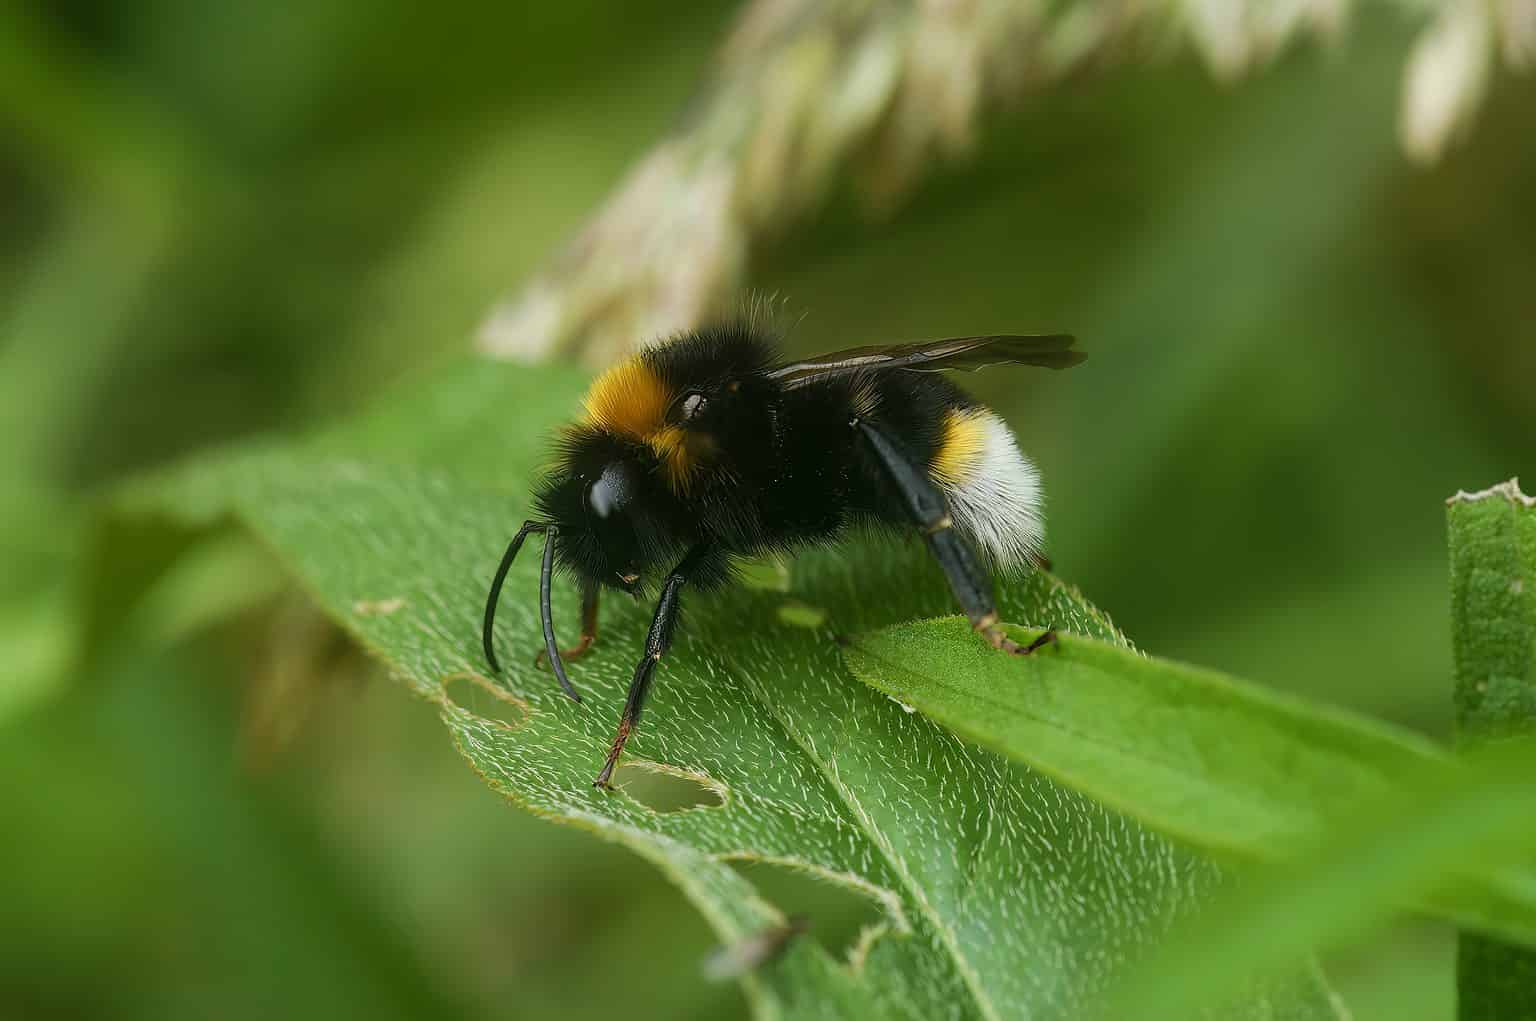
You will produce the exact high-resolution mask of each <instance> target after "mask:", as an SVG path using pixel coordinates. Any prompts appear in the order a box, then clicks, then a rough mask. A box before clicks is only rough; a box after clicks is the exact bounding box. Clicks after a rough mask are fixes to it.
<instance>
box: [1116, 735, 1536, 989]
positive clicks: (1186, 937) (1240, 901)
mask: <svg viewBox="0 0 1536 1021" xmlns="http://www.w3.org/2000/svg"><path fill="white" fill-rule="evenodd" d="M1533 773H1536V745H1533V744H1531V743H1529V742H1525V743H1523V744H1518V745H1517V744H1510V745H1506V746H1504V747H1497V748H1494V749H1492V750H1491V752H1490V753H1488V754H1483V755H1479V756H1477V757H1475V758H1474V759H1473V760H1472V761H1471V762H1469V763H1468V768H1461V767H1459V766H1453V767H1452V768H1445V767H1443V766H1441V765H1438V764H1426V765H1425V766H1424V767H1423V768H1420V769H1417V770H1414V771H1412V772H1411V773H1410V774H1409V775H1407V776H1405V777H1404V780H1405V783H1404V785H1403V786H1404V790H1403V791H1401V792H1399V793H1398V794H1396V795H1395V796H1393V797H1390V798H1387V799H1385V800H1384V801H1380V802H1376V803H1373V804H1366V805H1362V806H1361V807H1360V810H1359V811H1358V812H1357V814H1356V817H1355V818H1354V820H1353V821H1352V822H1350V823H1349V824H1348V825H1344V826H1340V827H1338V828H1336V829H1335V830H1334V831H1333V832H1331V833H1329V834H1328V836H1327V839H1326V841H1325V842H1323V843H1322V844H1321V845H1320V846H1319V847H1317V848H1315V849H1313V850H1312V851H1310V852H1308V853H1306V854H1303V855H1302V856H1301V857H1300V858H1299V859H1298V861H1296V862H1295V863H1294V864H1293V865H1292V866H1289V867H1286V868H1283V869H1270V870H1265V871H1264V872H1263V874H1262V875H1261V876H1260V877H1258V878H1256V879H1253V880H1251V881H1249V882H1245V883H1243V884H1241V885H1238V886H1236V887H1234V888H1233V889H1232V890H1231V891H1230V892H1229V893H1228V894H1227V895H1226V896H1225V897H1223V898H1222V899H1221V900H1220V901H1218V902H1217V903H1216V904H1215V905H1214V906H1212V907H1211V908H1210V909H1209V910H1208V911H1207V913H1206V914H1205V915H1204V916H1203V917H1201V918H1200V919H1198V920H1197V921H1195V922H1193V923H1191V924H1190V925H1188V926H1186V927H1185V928H1183V929H1182V930H1181V931H1179V932H1178V933H1176V934H1175V935H1174V936H1173V938H1171V939H1170V940H1169V941H1167V942H1166V943H1165V944H1164V945H1163V946H1162V947H1161V948H1160V949H1159V950H1158V951H1157V952H1156V953H1155V954H1152V955H1151V956H1149V957H1148V958H1147V959H1146V960H1144V961H1143V962H1142V963H1141V964H1139V965H1138V966H1137V968H1136V969H1135V970H1134V972H1133V973H1131V974H1130V975H1129V976H1128V977H1127V978H1126V980H1125V981H1124V983H1123V984H1122V986H1121V987H1120V988H1119V989H1118V990H1116V993H1115V994H1114V995H1113V997H1112V998H1110V999H1109V1000H1108V1002H1107V1004H1106V1005H1105V1006H1104V1007H1102V1008H1101V1009H1100V1010H1098V1011H1095V1012H1093V1013H1092V1015H1091V1016H1094V1017H1105V1018H1121V1017H1132V1016H1134V1017H1137V1018H1143V1019H1157V1018H1168V1019H1182V1018H1187V1017H1190V1016H1192V1015H1193V1014H1195V1013H1196V1012H1197V1011H1199V1010H1200V1009H1201V1008H1203V1007H1207V1006H1209V1005H1210V1004H1212V1003H1215V1002H1219V1001H1220V998H1221V996H1222V995H1223V994H1230V993H1231V992H1232V991H1233V990H1235V989H1237V988H1240V984H1241V983H1242V982H1243V981H1244V980H1247V979H1251V977H1252V976H1254V975H1262V974H1266V973H1274V972H1275V971H1276V970H1277V969H1282V968H1284V967H1285V966H1286V965H1287V964H1288V963H1289V962H1290V961H1292V960H1294V958H1295V954H1296V953H1298V952H1301V951H1303V950H1326V949H1330V948H1334V947H1340V946H1344V945H1346V944H1348V943H1350V942H1352V941H1353V940H1355V939H1357V938H1359V937H1360V936H1362V935H1364V934H1365V933H1367V932H1369V931H1370V930H1372V929H1374V928H1376V927H1378V926H1380V925H1382V924H1383V923H1385V922H1386V921H1387V920H1388V919H1389V918H1390V917H1391V914H1392V913H1393V911H1394V910H1395V906H1396V905H1398V904H1401V903H1403V902H1405V901H1410V900H1438V899H1453V898H1454V897H1455V896H1457V895H1458V890H1457V887H1458V885H1459V884H1461V883H1463V882H1465V876H1466V871H1467V870H1468V869H1469V868H1476V869H1477V870H1478V871H1479V872H1481V873H1492V874H1495V875H1501V877H1502V881H1505V882H1508V883H1509V884H1510V885H1516V884H1520V883H1523V884H1524V885H1525V887H1526V890H1527V893H1529V890H1530V889H1531V886H1532V884H1531V882H1530V880H1529V878H1528V876H1520V875H1519V874H1518V873H1501V872H1500V870H1501V869H1503V868H1504V867H1507V866H1512V865H1515V864H1516V863H1520V862H1525V861H1529V860H1530V857H1531V855H1532V854H1533V853H1536V786H1533V785H1532V784H1531V783H1530V780H1529V778H1530V776H1531V775H1532V774H1533ZM1506 993H1507V994H1508V997H1509V998H1508V999H1507V1000H1505V1001H1504V1003H1503V1006H1504V1007H1505V1012H1503V1013H1497V1014H1486V1015H1478V1016H1485V1017H1490V1018H1492V1017H1498V1018H1519V1017H1528V1016H1530V1010H1531V1005H1532V999H1531V997H1532V988H1531V987H1530V986H1529V985H1527V986H1525V987H1524V988H1523V989H1521V990H1519V991H1518V992H1516V991H1514V990H1513V989H1507V990H1506ZM1463 1008H1465V1003H1463Z"/></svg>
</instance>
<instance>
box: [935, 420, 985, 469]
mask: <svg viewBox="0 0 1536 1021" xmlns="http://www.w3.org/2000/svg"><path fill="white" fill-rule="evenodd" d="M985 418H986V412H985V411H982V410H980V409H978V408H950V409H949V411H948V413H946V414H945V416H944V438H943V439H942V440H940V441H939V449H938V451H937V452H936V453H935V454H934V455H933V463H932V464H931V465H929V466H928V471H929V473H930V474H931V475H932V476H933V477H934V479H936V480H937V481H938V482H940V483H942V484H944V485H946V486H950V487H955V486H962V485H964V484H965V483H966V481H967V480H969V479H970V478H971V476H972V475H973V474H974V473H975V471H976V469H977V467H978V466H979V465H980V464H981V455H982V448H983V446H984V445H985V444H986V438H987V437H986V429H985Z"/></svg>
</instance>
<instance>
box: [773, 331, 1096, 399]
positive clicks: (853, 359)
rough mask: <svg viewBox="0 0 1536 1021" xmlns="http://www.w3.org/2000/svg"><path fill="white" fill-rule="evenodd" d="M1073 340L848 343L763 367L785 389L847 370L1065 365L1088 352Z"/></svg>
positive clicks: (1015, 337)
mask: <svg viewBox="0 0 1536 1021" xmlns="http://www.w3.org/2000/svg"><path fill="white" fill-rule="evenodd" d="M1073 343H1074V338H1073V337H1072V336H1071V335H1070V334H1066V333H1041V334H1000V335H996V336H991V337H949V338H946V339H944V340H920V341H918V342H916V343H914V344H875V345H872V346H870V347H851V348H848V349H847V350H845V351H834V352H832V353H831V354H825V355H821V356H819V357H816V358H808V359H806V360H805V361H800V362H790V363H789V364H787V365H780V366H778V367H777V368H773V369H769V370H768V376H769V378H771V379H776V380H778V381H779V382H781V383H783V384H784V385H785V386H787V387H796V386H804V385H805V384H807V383H811V382H815V381H817V380H821V379H826V378H829V377H835V376H842V375H847V374H849V373H853V372H883V371H885V370H887V369H912V370H916V371H919V372H936V371H938V370H939V369H966V370H969V371H975V370H976V369H984V368H986V367H987V366H988V365H1003V364H1007V363H1012V364H1015V365H1039V366H1043V367H1044V368H1047V369H1069V368H1071V367H1072V366H1074V365H1076V364H1077V363H1078V362H1081V361H1082V360H1083V359H1085V358H1087V357H1088V356H1087V355H1086V354H1084V353H1083V352H1081V351H1074V350H1072V345H1073Z"/></svg>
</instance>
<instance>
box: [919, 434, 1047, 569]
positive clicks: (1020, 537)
mask: <svg viewBox="0 0 1536 1021" xmlns="http://www.w3.org/2000/svg"><path fill="white" fill-rule="evenodd" d="M928 471H929V475H930V476H931V477H932V478H933V480H934V481H935V482H937V483H938V484H939V486H940V488H941V489H943V490H944V496H945V498H946V499H947V500H948V501H949V510H950V515H951V516H952V517H953V518H954V522H955V526H956V527H957V528H959V529H960V530H961V531H962V532H964V533H965V534H966V535H967V536H969V537H970V539H971V541H972V542H974V543H975V544H976V545H977V547H979V548H980V550H981V552H982V553H984V554H985V555H986V556H988V557H989V558H990V559H992V560H993V561H995V562H996V563H997V564H998V565H999V566H1003V567H1011V566H1016V565H1022V564H1026V563H1031V562H1037V561H1038V560H1039V558H1040V556H1041V553H1042V544H1043V542H1044V538H1045V519H1044V514H1043V509H1044V507H1043V498H1042V493H1041V490H1040V475H1039V472H1037V471H1036V470H1035V466H1034V464H1033V463H1031V462H1030V460H1029V458H1028V457H1026V456H1025V455H1024V452H1023V451H1021V450H1020V449H1019V445H1018V442H1017V441H1016V440H1015V439H1014V436H1013V433H1012V431H1011V430H1009V428H1008V426H1007V424H1006V423H1005V422H1004V421H1003V420H1002V419H1001V418H999V417H998V416H997V415H996V414H995V413H993V412H992V411H989V410H988V409H986V408H983V407H980V406H975V405H973V406H970V407H961V406H953V407H950V408H949V409H948V410H947V411H946V412H945V414H944V423H943V432H942V434H941V435H940V437H939V441H938V443H937V444H936V446H935V447H934V450H933V454H932V457H931V459H930V461H929V468H928Z"/></svg>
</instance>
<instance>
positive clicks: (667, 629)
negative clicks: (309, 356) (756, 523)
mask: <svg viewBox="0 0 1536 1021" xmlns="http://www.w3.org/2000/svg"><path fill="white" fill-rule="evenodd" d="M712 555H713V552H712V551H711V550H710V549H709V548H708V547H704V546H698V547H695V548H694V549H693V550H691V551H690V552H689V553H688V555H687V556H686V557H684V558H683V561H682V563H680V564H678V565H677V567H675V568H673V570H672V573H671V574H669V575H667V580H666V581H665V582H663V583H662V586H661V598H660V599H658V600H657V601H656V616H655V617H654V618H652V619H651V630H650V631H649V632H648V633H647V634H646V636H645V655H644V656H642V657H641V658H640V662H639V664H637V665H636V666H635V676H634V679H633V680H631V681H630V682H629V697H628V698H626V699H625V700H624V714H623V715H622V716H620V717H619V729H618V732H617V733H615V734H614V735H613V745H612V746H611V747H610V748H609V749H608V760H607V761H606V762H604V763H603V769H602V772H600V773H598V774H597V779H596V780H594V781H593V782H592V786H593V787H597V788H600V789H607V788H608V787H609V781H610V780H612V779H613V767H614V766H617V765H618V764H619V756H620V755H621V754H623V752H624V742H626V741H628V740H629V735H630V734H632V733H633V732H634V729H635V727H636V725H638V724H639V722H640V710H641V709H643V708H644V707H645V696H646V695H647V694H649V692H650V689H651V673H652V671H654V670H655V669H656V664H657V663H659V662H660V661H661V657H662V656H663V655H665V654H666V651H667V648H668V647H669V646H671V644H672V632H673V631H674V629H675V628H676V626H677V611H678V609H679V608H680V606H681V605H682V598H681V597H682V588H683V584H684V583H685V582H687V581H688V579H689V577H690V576H691V575H692V574H693V572H694V571H696V570H698V569H699V567H700V566H701V565H702V564H704V563H705V562H706V560H707V559H708V558H710V557H711V556H712Z"/></svg>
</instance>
